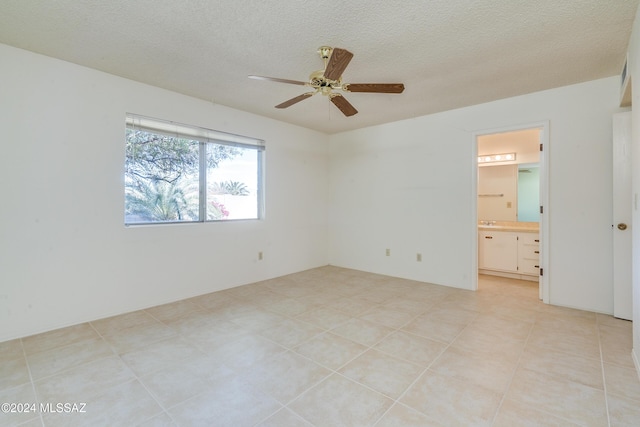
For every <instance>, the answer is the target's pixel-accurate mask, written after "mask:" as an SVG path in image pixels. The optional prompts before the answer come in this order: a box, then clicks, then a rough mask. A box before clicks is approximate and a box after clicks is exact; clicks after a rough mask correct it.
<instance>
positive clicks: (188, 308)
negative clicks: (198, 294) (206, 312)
mask: <svg viewBox="0 0 640 427" xmlns="http://www.w3.org/2000/svg"><path fill="white" fill-rule="evenodd" d="M201 309H202V308H201V307H200V306H198V305H197V304H195V303H193V302H192V301H189V300H182V301H176V302H172V303H170V304H164V305H158V306H156V307H151V308H148V309H146V310H145V311H146V312H147V313H148V314H150V315H152V316H153V317H155V318H156V319H157V320H160V321H161V322H171V321H175V320H177V319H180V318H182V317H184V316H187V315H189V314H190V313H193V312H194V311H200V310H201Z"/></svg>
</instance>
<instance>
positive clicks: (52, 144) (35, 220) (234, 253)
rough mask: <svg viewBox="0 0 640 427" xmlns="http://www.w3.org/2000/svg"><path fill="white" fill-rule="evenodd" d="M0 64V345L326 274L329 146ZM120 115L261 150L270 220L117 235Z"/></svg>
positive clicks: (24, 55) (228, 115)
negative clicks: (220, 134)
mask: <svg viewBox="0 0 640 427" xmlns="http://www.w3.org/2000/svg"><path fill="white" fill-rule="evenodd" d="M0 64H2V67H0V82H1V84H0V100H1V101H0V129H1V131H2V140H1V144H2V149H1V151H0V179H1V182H2V186H3V189H2V193H3V196H2V198H1V200H2V201H1V202H0V341H4V340H7V339H11V338H14V337H20V336H25V335H29V334H33V333H37V332H42V331H46V330H51V329H55V328H58V327H62V326H66V325H70V324H75V323H79V322H83V321H87V320H92V319H96V318H100V317H104V316H109V315H114V314H118V313H122V312H127V311H131V310H135V309H140V308H144V307H148V306H153V305H157V304H161V303H165V302H169V301H174V300H178V299H182V298H186V297H190V296H194V295H198V294H203V293H207V292H211V291H215V290H220V289H224V288H228V287H232V286H236V285H241V284H245V283H250V282H253V281H258V280H261V279H266V278H271V277H275V276H280V275H284V274H288V273H292V272H295V271H300V270H304V269H308V268H312V267H317V266H321V265H326V264H327V243H326V242H327V219H326V212H327V167H328V152H327V144H326V142H327V136H326V135H324V134H321V133H318V132H314V131H310V130H306V129H302V128H299V127H295V126H291V125H287V124H284V123H280V122H277V121H274V120H270V119H266V118H263V117H259V116H255V115H252V114H248V113H244V112H240V111H236V110H233V109H230V108H226V107H222V106H218V105H213V104H211V103H207V102H204V101H201V100H197V99H193V98H189V97H186V96H182V95H178V94H176V93H172V92H169V91H165V90H161V89H158V88H155V87H151V86H147V85H143V84H140V83H136V82H133V81H130V80H126V79H122V78H118V77H115V76H112V75H108V74H104V73H101V72H98V71H95V70H91V69H87V68H84V67H79V66H76V65H73V64H70V63H66V62H62V61H58V60H54V59H51V58H47V57H44V56H40V55H36V54H33V53H30V52H27V51H24V50H18V49H14V48H11V47H8V46H5V45H0ZM126 112H132V113H137V114H142V115H146V116H151V117H157V118H161V119H168V120H173V121H177V122H182V123H187V124H193V125H197V126H202V127H207V128H212V129H216V130H221V131H225V132H232V133H238V134H242V135H247V136H252V137H257V138H261V139H264V140H265V141H266V144H267V150H266V219H265V220H264V221H243V222H233V223H210V224H193V225H171V226H148V227H137V228H136V227H130V228H125V227H124V225H123V218H124V196H123V191H124V190H123V170H124V118H125V113H126ZM258 251H263V252H264V260H263V261H257V252H258Z"/></svg>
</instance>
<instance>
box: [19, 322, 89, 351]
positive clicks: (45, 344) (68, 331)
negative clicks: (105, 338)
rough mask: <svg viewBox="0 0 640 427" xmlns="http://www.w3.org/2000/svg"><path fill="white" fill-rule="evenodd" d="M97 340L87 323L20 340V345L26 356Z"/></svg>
mask: <svg viewBox="0 0 640 427" xmlns="http://www.w3.org/2000/svg"><path fill="white" fill-rule="evenodd" d="M95 338H99V336H98V334H96V331H95V330H94V329H93V328H92V327H91V325H89V324H88V323H81V324H79V325H75V326H69V327H67V328H62V329H56V330H54V331H51V332H45V333H42V334H38V335H32V336H30V337H26V338H22V345H23V347H24V351H25V353H26V354H27V356H28V355H30V354H32V353H36V352H39V351H45V350H50V349H52V348H56V347H63V346H65V345H69V344H73V343H77V342H80V341H86V340H90V339H95Z"/></svg>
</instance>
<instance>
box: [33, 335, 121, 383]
mask: <svg viewBox="0 0 640 427" xmlns="http://www.w3.org/2000/svg"><path fill="white" fill-rule="evenodd" d="M113 355H114V354H113V350H111V347H110V346H109V344H107V342H106V341H105V340H104V339H102V338H92V339H89V340H85V341H80V342H77V343H75V344H71V345H68V346H65V347H56V348H52V349H50V350H45V351H41V352H38V353H33V354H31V355H29V356H28V357H27V360H28V362H29V369H31V375H32V376H33V379H34V380H39V379H41V378H44V377H48V376H51V375H55V374H57V373H60V372H62V371H65V370H67V369H70V368H74V367H77V366H80V365H82V364H85V363H89V362H93V361H95V360H98V359H102V358H105V357H109V356H113Z"/></svg>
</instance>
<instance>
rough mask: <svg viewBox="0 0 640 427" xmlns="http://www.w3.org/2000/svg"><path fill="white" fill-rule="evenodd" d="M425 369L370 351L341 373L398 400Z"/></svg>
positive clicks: (344, 368) (350, 363)
mask: <svg viewBox="0 0 640 427" xmlns="http://www.w3.org/2000/svg"><path fill="white" fill-rule="evenodd" d="M423 370H424V368H423V367H421V366H419V365H416V364H414V363H410V362H407V361H404V360H401V359H398V358H395V357H393V356H390V355H388V354H386V353H381V352H379V351H377V350H368V351H366V352H365V353H363V354H362V355H360V356H358V357H357V358H356V359H354V360H352V361H351V362H349V363H348V364H347V365H346V366H344V367H343V368H342V369H340V371H339V372H340V373H341V374H342V375H344V376H346V377H348V378H350V379H352V380H354V381H356V382H358V383H360V384H364V385H366V386H368V387H371V388H372V389H374V390H376V391H378V392H380V393H382V394H384V395H386V396H389V397H391V398H392V399H397V398H398V397H399V396H400V395H401V394H402V392H404V391H405V390H406V389H407V388H408V387H409V385H411V383H413V382H414V381H415V380H416V379H417V378H418V375H420V373H421V372H422V371H423Z"/></svg>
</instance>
